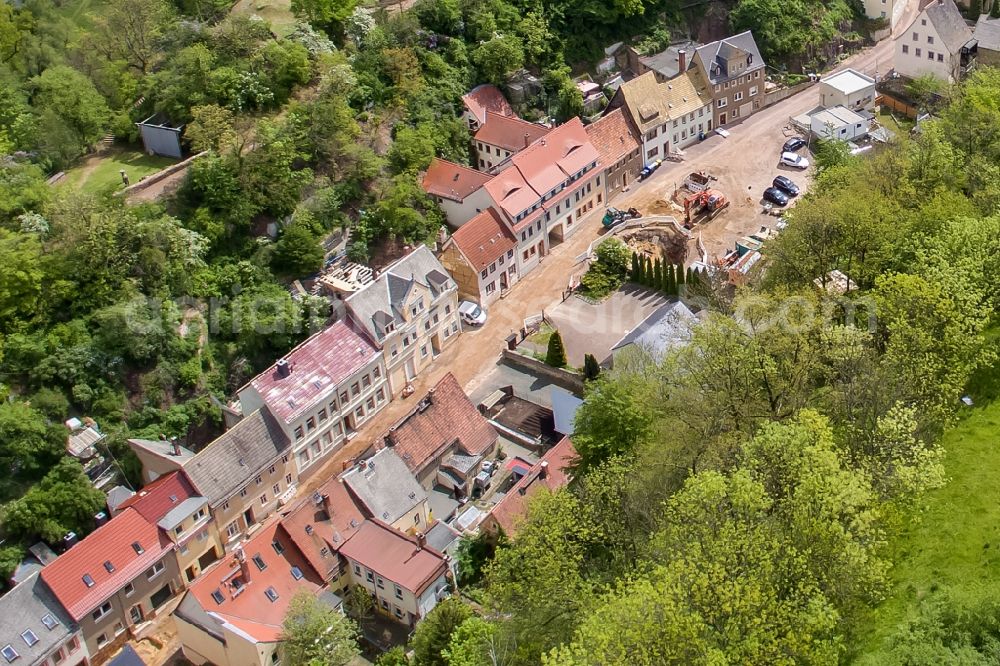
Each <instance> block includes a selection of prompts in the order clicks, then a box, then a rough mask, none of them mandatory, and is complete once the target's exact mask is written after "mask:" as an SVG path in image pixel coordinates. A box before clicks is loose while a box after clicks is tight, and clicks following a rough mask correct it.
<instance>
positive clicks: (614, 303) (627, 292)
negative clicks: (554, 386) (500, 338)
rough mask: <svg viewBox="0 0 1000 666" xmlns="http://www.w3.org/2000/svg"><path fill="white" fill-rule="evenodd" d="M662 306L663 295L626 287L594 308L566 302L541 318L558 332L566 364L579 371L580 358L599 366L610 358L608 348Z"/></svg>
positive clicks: (576, 300) (580, 301)
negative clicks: (590, 358)
mask: <svg viewBox="0 0 1000 666" xmlns="http://www.w3.org/2000/svg"><path fill="white" fill-rule="evenodd" d="M666 302H667V299H666V297H665V296H663V294H658V293H656V292H655V291H651V290H649V289H645V288H643V287H636V286H634V285H626V286H625V287H624V288H622V289H621V290H619V291H616V292H615V293H614V294H612V295H611V296H610V297H608V298H607V299H606V300H604V301H602V302H601V303H597V304H593V303H589V302H587V301H585V300H583V299H582V298H576V297H573V298H569V299H567V300H566V301H565V302H563V303H560V304H559V305H558V306H557V307H555V308H553V309H551V310H546V312H545V316H546V317H547V318H548V319H549V321H551V322H552V325H553V326H555V327H556V328H557V329H559V333H560V335H562V339H563V344H564V345H565V346H566V356H567V358H568V359H569V364H570V365H571V366H573V367H576V368H579V367H583V356H584V354H593V355H594V356H595V357H596V358H597V360H598V362H601V363H603V362H604V360H605V359H607V358H608V356H610V355H611V347H612V345H614V344H615V343H616V342H618V341H619V340H621V339H622V337H623V336H624V335H625V334H626V333H628V332H629V331H631V330H632V329H633V328H635V327H636V326H638V325H639V323H641V322H642V320H643V319H645V318H646V317H648V316H649V315H650V314H651V313H652V312H653V311H654V310H656V308H658V307H660V306H661V305H663V304H664V303H666Z"/></svg>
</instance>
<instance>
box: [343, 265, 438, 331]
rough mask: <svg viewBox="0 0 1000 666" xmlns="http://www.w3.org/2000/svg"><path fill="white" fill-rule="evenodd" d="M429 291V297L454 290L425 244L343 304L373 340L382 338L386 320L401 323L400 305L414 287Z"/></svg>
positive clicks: (397, 324) (401, 312)
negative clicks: (418, 286) (423, 287)
mask: <svg viewBox="0 0 1000 666" xmlns="http://www.w3.org/2000/svg"><path fill="white" fill-rule="evenodd" d="M417 284H419V285H423V286H425V287H427V288H429V289H430V290H431V294H432V297H433V298H437V297H438V296H439V295H440V294H441V293H442V292H444V291H447V290H448V289H451V288H454V287H455V282H454V280H452V279H451V278H450V277H448V271H447V270H445V268H444V266H442V265H441V263H440V262H439V261H438V260H437V259H436V258H435V257H434V254H433V253H432V252H431V251H430V249H429V248H428V247H427V246H426V245H421V246H420V247H418V248H417V249H416V250H414V251H413V252H411V253H410V254H408V255H406V256H405V257H403V258H402V259H400V260H399V261H397V262H396V263H395V264H392V265H391V266H389V267H388V268H387V269H385V270H384V271H382V274H381V275H379V277H378V278H377V279H376V280H375V281H374V282H372V283H371V284H370V285H368V286H367V287H365V288H364V289H362V290H360V291H358V292H356V293H354V294H352V295H351V296H350V297H349V298H348V299H347V300H346V301H345V302H346V303H347V307H348V308H349V309H350V311H351V314H352V316H353V318H354V320H355V321H356V322H357V323H358V324H359V325H361V326H364V328H365V331H366V332H368V334H369V335H371V337H372V338H373V339H375V340H378V341H379V342H381V341H382V340H384V339H385V332H384V331H385V325H386V323H388V322H389V321H392V322H395V324H396V326H397V327H398V326H400V325H402V324H403V322H404V318H403V310H402V306H403V303H404V301H405V300H406V297H407V296H408V295H409V294H410V291H411V290H412V289H413V288H414V285H417Z"/></svg>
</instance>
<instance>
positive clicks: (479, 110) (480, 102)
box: [462, 83, 514, 123]
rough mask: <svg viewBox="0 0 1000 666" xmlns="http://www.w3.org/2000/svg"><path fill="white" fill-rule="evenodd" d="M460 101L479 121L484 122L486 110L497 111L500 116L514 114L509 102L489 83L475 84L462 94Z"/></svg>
mask: <svg viewBox="0 0 1000 666" xmlns="http://www.w3.org/2000/svg"><path fill="white" fill-rule="evenodd" d="M462 102H463V103H464V104H465V108H466V109H468V110H469V112H470V113H472V115H474V116H475V117H476V120H478V121H479V122H480V123H484V122H486V112H487V111H492V112H493V113H499V114H500V115H501V116H512V115H514V109H512V108H511V106H510V102H508V101H507V98H506V97H504V96H503V93H502V92H500V89H499V88H497V87H496V86H495V85H492V84H490V83H484V84H483V85H481V86H476V87H475V88H473V89H472V90H471V91H469V92H468V93H467V94H465V95H462Z"/></svg>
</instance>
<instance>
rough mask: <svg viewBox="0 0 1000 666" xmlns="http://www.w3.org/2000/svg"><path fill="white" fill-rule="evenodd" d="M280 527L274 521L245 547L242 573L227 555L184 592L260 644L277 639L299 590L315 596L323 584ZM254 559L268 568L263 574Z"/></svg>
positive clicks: (232, 558)
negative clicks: (295, 572)
mask: <svg viewBox="0 0 1000 666" xmlns="http://www.w3.org/2000/svg"><path fill="white" fill-rule="evenodd" d="M278 525H279V523H278V521H276V520H275V521H272V522H270V523H269V524H267V525H266V526H265V527H264V528H263V529H262V530H261V531H259V532H257V534H255V535H254V536H253V538H251V539H250V540H249V541H247V542H245V543H244V544H243V553H244V555H245V562H244V563H243V570H242V572H241V568H240V562H239V560H238V558H237V556H236V554H235V553H230V554H228V555H227V556H226V557H224V558H223V559H222V560H220V561H219V562H217V563H215V564H214V565H212V567H210V568H209V569H208V570H207V571H204V572H202V574H201V575H200V576H199V577H198V578H197V579H196V580H195V581H194V583H192V584H191V586H190V587H189V588H188V589H189V594H191V595H193V596H194V598H195V599H196V600H197V601H198V603H199V604H200V605H201V607H202V608H204V609H205V610H206V611H208V612H210V613H216V614H218V615H219V616H220V617H221V618H222V619H223V620H225V621H227V622H230V623H232V624H233V625H235V626H236V627H239V628H240V629H241V630H243V631H244V632H246V633H248V634H249V635H250V636H252V637H253V638H254V639H255V640H257V641H258V642H271V641H276V640H279V639H280V637H281V624H282V622H283V621H284V619H285V612H286V611H287V610H288V602H289V601H291V599H292V597H293V596H295V594H296V593H297V592H300V591H307V592H312V593H313V594H315V593H316V592H318V591H319V590H320V589H321V588H322V587H323V584H324V583H323V579H322V578H321V577H320V575H319V574H318V573H317V572H316V571H314V570H313V568H312V567H311V566H309V562H308V561H307V560H306V558H305V557H303V556H302V553H300V552H299V550H298V548H296V546H295V544H294V543H293V542H292V541H291V540H290V539H289V538H288V537H287V535H285V534H284V533H283V532H282V531H280V530H279V529H278ZM274 541H277V542H278V544H279V546H280V547H281V548H282V553H281V554H280V555H279V554H278V553H277V551H276V550H275V549H274V546H272V545H271V544H272V542H274ZM255 555H259V556H260V558H261V559H262V560H263V561H264V565H265V567H266V568H265V569H264V570H263V571H261V569H260V568H259V567H258V566H257V565H256V564H255V563H254V559H253V558H254V556H255ZM293 566H294V567H298V569H299V571H301V572H302V578H301V579H299V580H296V579H295V577H294V576H293V575H292V567H293ZM234 580H239V581H241V582H242V583H243V585H242V586H241V587H240V588H239V591H237V588H236V587H235V586H234V585H233V581H234ZM268 588H272V589H273V590H274V591H275V592H276V593H277V595H278V597H277V599H276V600H275V601H271V600H270V599H268V597H267V595H265V593H264V591H265V590H267V589H268ZM213 592H218V593H219V594H220V595H221V598H222V602H221V603H219V602H218V601H217V600H216V599H214V598H213V597H212V593H213Z"/></svg>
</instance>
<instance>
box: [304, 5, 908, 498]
mask: <svg viewBox="0 0 1000 666" xmlns="http://www.w3.org/2000/svg"><path fill="white" fill-rule="evenodd" d="M917 1H918V0H911V2H910V6H908V7H907V9H906V11H904V13H903V17H902V18H901V19H900V22H899V25H900V26H902V27H905V26H906V25H908V23H909V22H910V21H911V20H912V19H913V17H914V16H915V15H916V11H917V9H916V5H917ZM892 51H893V42H892V40H891V39H887V40H884V41H882V42H880V43H878V44H877V45H876V46H874V47H872V48H871V49H868V50H866V51H862V52H860V53H858V54H855V55H854V56H851V57H850V58H847V59H845V60H844V62H843V63H841V65H839V66H838V67H837V68H836V69H841V68H844V67H853V68H855V69H858V70H860V71H863V72H865V73H867V74H872V75H873V74H875V69H876V67H878V68H879V74H880V75H881V74H884V73H885V72H886V71H888V69H889V65H890V63H891V62H892ZM818 104H819V86H818V85H817V86H813V87H811V88H809V89H807V90H806V91H804V92H802V93H800V94H798V95H794V96H792V97H789V98H788V99H785V100H782V101H781V102H778V103H777V104H775V105H773V106H771V107H770V108H767V109H764V110H763V111H759V112H757V113H756V114H754V115H753V116H751V117H750V118H749V119H747V120H746V121H744V122H742V123H740V124H738V125H734V126H732V127H730V128H727V129H729V131H730V136H729V137H728V138H723V137H721V136H718V135H716V134H712V136H711V137H709V138H708V139H706V140H705V141H703V142H701V143H699V144H696V145H694V146H691V147H690V148H688V149H686V150H685V159H684V161H683V162H681V163H674V162H667V163H665V164H664V165H663V166H662V167H661V168H660V169H659V170H658V171H657V172H656V173H655V174H654V175H653V176H652V177H651V178H649V179H647V180H646V181H643V182H642V183H637V184H636V185H635V186H633V187H632V189H631V191H629V192H627V193H625V194H623V195H619V196H618V198H616V199H615V200H614V201H613V202H612V203H613V204H614V205H615V206H616V207H619V208H626V207H628V206H635V207H637V208H639V210H642V211H649V210H650V209H651V208H652V207H653V204H654V203H655V202H656V201H657V200H658V199H662V198H663V197H664V194H667V195H669V193H670V192H671V191H672V189H673V187H674V184H675V183H680V182H681V181H683V180H684V178H685V177H686V176H687V174H688V173H690V172H691V171H698V170H702V169H704V170H707V171H709V172H711V173H714V174H716V175H718V176H719V178H720V180H719V184H720V186H722V187H724V188H729V190H730V191H727V192H726V194H727V196H728V197H729V198H730V200H731V201H732V202H733V205H732V206H731V210H729V211H727V212H726V213H725V214H723V215H722V216H720V217H719V218H717V219H716V220H714V221H713V222H712V223H710V224H708V225H706V226H704V227H701V228H699V229H698V230H697V231H701V232H702V233H703V239H704V242H705V245H706V249H707V250H708V252H709V254H710V255H713V254H714V255H716V256H720V255H721V254H722V253H724V252H725V251H726V250H728V249H730V248H732V247H733V243H734V242H735V241H736V239H738V238H740V237H742V236H745V235H747V234H748V233H752V232H753V231H756V230H757V228H759V227H760V226H761V224H769V223H773V221H774V218H771V217H768V216H764V215H761V214H760V209H761V206H760V204H759V200H760V197H761V193H762V192H763V189H764V188H765V187H767V186H768V185H770V181H771V179H773V178H774V176H775V175H777V174H779V173H782V174H784V175H787V176H790V177H792V178H793V179H794V180H795V181H796V183H798V184H799V185H800V186H802V188H803V190H805V189H806V188H807V187H808V185H809V182H810V181H811V176H809V175H808V174H807V173H804V172H793V171H789V170H778V169H777V166H776V165H777V160H778V154H779V152H780V148H781V144H782V143H783V142H784V140H785V138H786V133H785V132H784V131H783V130H784V129H785V127H786V126H787V125H788V124H789V118H791V117H793V116H796V115H799V114H801V113H805V112H807V111H809V110H811V109H812V108H814V107H815V106H817V105H818ZM747 188H749V190H748V189H747ZM747 197H750V199H751V203H748V202H747ZM603 216H604V210H603V209H599V210H595V211H594V212H593V213H592V214H591V215H590V216H588V217H587V218H586V219H585V220H584V222H583V223H582V224H581V225H580V228H579V229H578V231H577V232H576V234H575V235H573V236H572V237H571V238H570V239H568V240H567V241H565V242H564V243H562V244H560V245H557V246H555V247H554V248H553V249H552V251H551V253H550V254H549V255H548V256H546V257H545V259H544V260H543V261H542V264H541V265H540V266H539V267H538V268H536V269H535V270H534V271H532V272H531V273H529V274H528V275H527V276H525V277H524V278H522V279H521V280H520V281H519V282H518V283H517V284H516V285H515V286H514V287H513V288H512V289H511V292H510V294H508V295H507V296H506V297H505V298H504V299H503V300H501V301H498V302H496V303H494V304H493V305H492V306H491V307H490V310H489V319H488V320H487V322H486V324H485V325H484V326H483V327H482V328H481V329H479V330H469V329H466V330H465V332H464V333H462V335H460V336H459V338H458V340H457V341H456V342H455V343H454V344H452V345H451V346H450V347H449V348H448V349H447V350H445V351H444V352H442V353H441V355H440V356H438V358H437V360H436V361H435V363H434V364H433V365H432V366H431V367H430V368H428V369H427V370H425V371H424V372H423V373H422V374H421V375H420V376H418V377H417V378H416V379H415V380H414V381H413V387H414V393H413V395H411V396H410V397H409V398H398V399H396V400H393V401H392V402H390V403H389V404H388V405H387V406H386V407H385V408H384V409H383V410H382V411H381V412H379V413H378V414H377V415H376V416H375V418H373V419H372V420H371V421H369V422H368V423H366V424H365V425H364V427H363V428H362V429H361V430H360V431H359V433H358V436H357V437H356V438H355V439H354V440H353V441H351V442H349V443H348V444H347V445H346V446H345V447H344V448H343V449H341V450H340V451H339V452H337V453H336V454H335V456H334V457H333V458H332V459H331V460H330V461H329V462H327V463H326V464H325V465H324V466H323V467H322V468H321V469H319V470H317V472H316V473H314V474H313V475H311V476H310V478H309V479H308V480H307V481H305V482H304V483H303V484H302V489H301V490H300V494H301V493H302V492H309V491H311V490H312V489H314V488H315V487H317V486H318V485H320V484H321V483H322V482H323V481H325V480H326V479H329V478H330V477H331V476H333V475H336V474H338V473H339V472H340V471H341V470H342V469H343V467H344V464H345V463H346V462H349V461H351V460H353V459H354V458H355V457H356V456H357V455H359V454H360V453H361V452H362V451H364V450H365V449H366V448H368V447H369V446H370V445H371V444H372V443H373V442H374V441H376V440H377V438H378V437H380V436H381V435H382V434H383V433H384V432H385V431H386V430H387V429H388V428H389V427H390V426H392V425H393V424H394V423H395V422H396V421H398V420H399V419H400V418H401V417H402V416H404V415H405V414H406V413H407V412H408V411H409V410H410V409H412V408H413V406H414V405H416V403H417V401H418V400H419V399H420V397H421V396H423V395H424V394H425V393H426V392H427V390H428V389H429V388H431V387H432V386H434V384H436V383H437V382H438V381H439V380H440V379H441V377H443V376H444V375H445V374H446V373H448V372H451V373H453V374H454V375H455V378H456V379H458V382H459V384H461V385H462V386H463V387H464V388H465V390H466V393H471V392H473V391H474V390H475V389H476V388H478V387H479V384H480V382H481V381H482V380H483V378H484V377H485V376H486V375H487V374H488V373H489V371H490V370H492V369H493V367H495V365H496V363H497V361H498V360H499V358H500V353H501V350H502V348H503V345H504V339H505V338H506V337H507V336H508V335H510V334H511V333H514V332H516V331H518V330H519V329H520V328H521V327H522V325H523V322H524V319H525V318H526V317H528V316H531V315H536V314H539V313H540V312H542V311H543V310H545V309H548V308H551V307H553V306H555V305H556V304H558V303H559V301H560V298H561V294H562V293H563V291H564V290H565V289H566V288H567V285H568V284H569V280H570V278H571V277H572V276H573V275H575V274H578V273H582V272H583V271H584V265H583V264H577V263H576V260H577V258H578V257H579V256H580V255H581V254H583V253H584V252H586V251H587V248H588V246H589V245H590V244H591V243H592V242H593V241H594V240H596V239H598V238H600V236H601V232H602V231H603V229H602V227H601V218H602V217H603ZM692 259H693V257H692Z"/></svg>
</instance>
